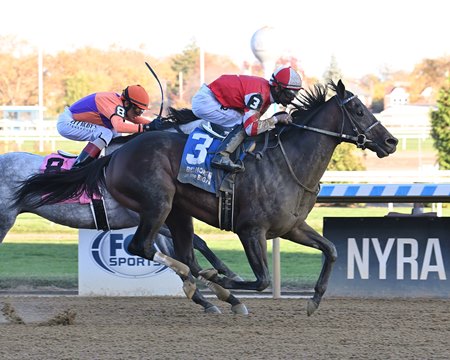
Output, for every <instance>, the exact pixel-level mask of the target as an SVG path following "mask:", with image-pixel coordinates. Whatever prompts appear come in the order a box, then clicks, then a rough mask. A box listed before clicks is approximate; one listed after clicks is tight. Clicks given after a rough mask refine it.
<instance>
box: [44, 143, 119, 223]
mask: <svg viewBox="0 0 450 360" xmlns="http://www.w3.org/2000/svg"><path fill="white" fill-rule="evenodd" d="M76 157H77V156H76V155H71V154H67V153H65V152H63V151H59V150H58V153H52V154H49V155H47V156H46V157H45V158H44V161H43V162H42V164H41V167H40V168H39V170H40V171H41V172H46V173H47V172H59V171H67V170H70V169H71V168H72V166H73V164H74V163H75V160H76ZM63 204H81V205H90V207H91V211H92V215H93V217H94V221H95V226H96V228H97V229H98V230H110V228H109V223H108V216H107V214H106V208H105V203H104V199H103V197H98V196H94V198H93V199H91V198H90V197H89V196H88V195H87V194H86V193H82V194H81V196H79V197H78V198H73V199H69V200H66V201H63Z"/></svg>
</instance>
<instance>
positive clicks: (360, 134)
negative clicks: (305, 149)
mask: <svg viewBox="0 0 450 360" xmlns="http://www.w3.org/2000/svg"><path fill="white" fill-rule="evenodd" d="M334 98H335V99H336V101H337V103H338V105H339V107H340V109H341V114H342V125H341V130H340V132H334V131H328V130H324V129H319V128H315V127H312V126H307V125H301V124H295V123H291V124H289V126H295V127H297V128H300V129H304V130H309V131H314V132H317V133H320V134H325V135H329V136H333V137H337V138H339V139H346V140H351V141H352V142H354V143H355V144H356V146H357V147H358V148H361V149H365V148H366V144H367V143H371V142H373V141H372V140H370V139H367V136H366V134H367V133H368V132H369V131H370V130H372V129H373V128H374V127H375V126H377V125H378V124H380V121H379V120H377V121H376V122H374V123H373V124H371V125H370V126H369V127H367V128H366V129H365V130H362V129H361V127H360V126H359V125H358V123H357V122H356V121H355V119H354V118H353V116H352V115H351V114H350V113H349V111H348V109H347V108H346V107H345V105H346V104H347V103H348V102H350V101H352V100H353V99H355V98H357V95H352V96H350V97H348V98H346V99H341V98H339V96H337V95H335V96H334ZM319 110H320V108H317V109H316V110H315V111H313V112H312V113H311V114H309V116H308V118H307V119H306V120H308V119H310V118H312V117H313V116H314V115H315V114H316V113H317V112H318V111H319ZM345 119H348V121H350V124H351V126H352V130H353V132H354V133H355V134H356V135H348V134H344V125H345ZM280 134H281V133H280ZM278 145H279V146H280V149H281V152H282V153H283V157H284V160H285V161H286V164H287V167H288V169H289V172H290V173H291V175H292V177H293V178H294V180H295V182H296V183H297V185H299V186H300V187H301V188H303V189H304V190H306V191H308V192H310V193H313V194H316V195H317V194H318V193H319V190H320V185H317V186H316V187H315V188H310V187H308V186H306V185H304V184H303V183H302V182H301V181H300V180H299V179H298V178H297V176H296V175H295V173H294V169H293V168H292V165H291V163H290V161H289V159H288V157H287V154H286V151H285V150H284V146H283V143H282V141H281V137H280V136H278Z"/></svg>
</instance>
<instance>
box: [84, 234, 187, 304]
mask: <svg viewBox="0 0 450 360" xmlns="http://www.w3.org/2000/svg"><path fill="white" fill-rule="evenodd" d="M135 231H136V228H130V229H122V230H113V231H95V230H80V232H79V245H78V278H79V280H78V293H79V295H85V296H87V295H111V296H139V295H142V296H152V295H154V296H165V295H171V296H174V295H180V296H182V295H183V291H182V282H181V280H180V278H179V277H178V276H177V275H176V274H175V273H174V272H173V271H172V270H170V269H168V268H167V267H166V266H163V265H161V264H158V263H156V262H153V261H149V260H146V259H143V258H140V257H138V256H134V255H132V254H130V253H128V251H127V247H128V244H129V243H130V241H131V239H132V237H133V234H134V232H135Z"/></svg>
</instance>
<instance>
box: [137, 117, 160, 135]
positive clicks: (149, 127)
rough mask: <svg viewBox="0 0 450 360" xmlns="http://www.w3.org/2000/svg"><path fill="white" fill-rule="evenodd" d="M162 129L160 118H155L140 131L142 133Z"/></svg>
mask: <svg viewBox="0 0 450 360" xmlns="http://www.w3.org/2000/svg"><path fill="white" fill-rule="evenodd" d="M162 127H163V122H162V119H161V118H160V117H157V118H156V119H155V120H153V121H152V122H149V123H148V124H145V125H144V126H143V127H142V129H143V131H144V132H145V131H152V130H160V129H162Z"/></svg>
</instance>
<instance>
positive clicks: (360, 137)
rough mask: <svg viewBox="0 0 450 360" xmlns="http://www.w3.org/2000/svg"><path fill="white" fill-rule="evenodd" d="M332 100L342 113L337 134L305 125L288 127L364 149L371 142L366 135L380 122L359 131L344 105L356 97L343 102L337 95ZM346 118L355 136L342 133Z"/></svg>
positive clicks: (353, 96)
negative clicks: (350, 142) (335, 138)
mask: <svg viewBox="0 0 450 360" xmlns="http://www.w3.org/2000/svg"><path fill="white" fill-rule="evenodd" d="M334 98H335V99H336V101H337V103H338V105H339V107H340V109H341V113H342V126H341V132H339V133H338V132H334V131H329V130H324V129H319V128H315V127H312V126H307V125H301V124H294V123H292V124H290V125H291V126H295V127H297V128H300V129H304V130H309V131H314V132H317V133H320V134H324V135H328V136H333V137H337V138H339V139H346V140H350V141H353V142H354V143H355V144H356V146H357V147H358V148H361V149H365V145H366V144H367V143H370V142H372V140H369V139H367V136H366V133H367V132H369V131H370V130H372V129H373V128H374V127H375V126H377V125H378V124H379V123H380V121H376V122H374V123H373V124H372V125H370V126H369V127H368V128H367V129H365V130H361V129H360V128H359V126H358V125H357V123H356V122H355V121H354V120H353V117H352V115H351V114H350V113H349V112H348V110H347V108H346V107H345V104H347V103H348V102H349V101H351V100H353V99H355V98H357V95H352V96H350V97H349V98H347V99H344V100H341V99H340V98H339V97H338V96H337V95H335V96H334ZM316 111H317V110H316ZM316 111H315V112H313V113H312V114H310V116H309V117H312V116H314V114H315V113H316ZM346 115H347V116H346ZM346 118H347V119H348V120H349V121H350V123H351V125H352V130H353V131H354V132H355V133H356V136H354V135H348V134H344V133H343V132H344V123H345V119H346Z"/></svg>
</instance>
